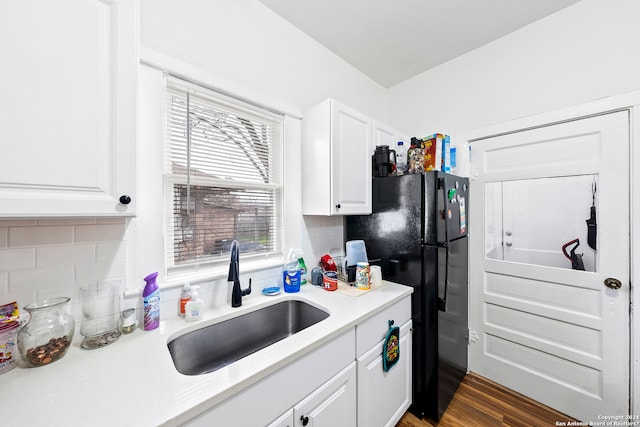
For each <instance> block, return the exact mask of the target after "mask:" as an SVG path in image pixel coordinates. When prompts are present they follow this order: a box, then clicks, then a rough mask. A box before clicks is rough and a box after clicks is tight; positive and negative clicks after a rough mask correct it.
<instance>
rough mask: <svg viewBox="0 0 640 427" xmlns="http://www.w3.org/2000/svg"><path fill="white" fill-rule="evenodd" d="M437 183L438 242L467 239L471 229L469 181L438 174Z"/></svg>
mask: <svg viewBox="0 0 640 427" xmlns="http://www.w3.org/2000/svg"><path fill="white" fill-rule="evenodd" d="M436 181H437V182H436V183H435V188H436V189H437V190H436V196H435V200H436V203H437V215H436V219H437V227H438V242H439V243H442V242H445V241H447V240H455V239H458V238H460V237H465V236H466V235H467V231H468V229H469V224H468V221H469V209H468V206H469V180H468V179H467V178H462V177H459V176H455V175H450V174H446V173H442V172H438V173H437V175H436ZM427 197H430V195H427Z"/></svg>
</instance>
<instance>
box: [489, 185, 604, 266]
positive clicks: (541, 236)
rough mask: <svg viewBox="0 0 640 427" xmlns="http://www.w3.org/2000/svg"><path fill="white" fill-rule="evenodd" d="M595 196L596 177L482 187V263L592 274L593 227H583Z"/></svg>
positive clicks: (593, 252) (595, 262)
mask: <svg viewBox="0 0 640 427" xmlns="http://www.w3.org/2000/svg"><path fill="white" fill-rule="evenodd" d="M595 190H597V176H596V175H581V176H569V177H556V178H539V179H525V180H518V181H503V182H491V183H487V184H486V186H485V254H486V257H487V258H489V259H496V260H502V261H511V262H520V263H526V264H534V265H543V266H549V267H558V268H568V269H571V268H573V269H580V266H583V267H584V270H586V271H597V242H594V240H595V239H593V238H592V239H590V238H589V232H590V231H589V229H591V232H592V233H593V232H594V230H595V227H593V226H590V225H589V224H587V220H588V219H590V217H591V212H592V206H593V207H594V212H597V208H596V207H597V202H598V197H597V191H595ZM596 216H597V214H596ZM590 243H592V244H593V246H594V247H591V246H590ZM563 247H564V249H563ZM572 250H573V254H572V253H571V252H572Z"/></svg>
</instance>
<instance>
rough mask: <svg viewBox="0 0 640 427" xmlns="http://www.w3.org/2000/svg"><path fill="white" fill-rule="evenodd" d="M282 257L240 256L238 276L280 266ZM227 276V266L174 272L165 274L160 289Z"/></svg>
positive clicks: (282, 260)
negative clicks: (249, 257)
mask: <svg viewBox="0 0 640 427" xmlns="http://www.w3.org/2000/svg"><path fill="white" fill-rule="evenodd" d="M283 263H284V257H282V256H278V257H271V258H266V259H246V260H243V259H242V254H241V255H240V274H241V275H245V274H247V273H251V272H254V271H260V270H266V269H269V268H275V267H279V266H282V264H283ZM228 275H229V264H228V263H225V264H224V265H217V266H214V267H207V268H202V269H200V270H196V271H174V272H169V273H167V276H166V280H165V282H164V284H163V285H162V286H161V288H171V287H175V286H182V285H183V284H184V283H185V282H199V281H205V280H216V279H223V278H224V279H226V278H227V277H228Z"/></svg>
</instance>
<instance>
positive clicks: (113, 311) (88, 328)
mask: <svg viewBox="0 0 640 427" xmlns="http://www.w3.org/2000/svg"><path fill="white" fill-rule="evenodd" d="M120 293H121V292H120V282H119V281H117V280H110V281H98V282H94V283H90V284H88V285H86V286H83V287H81V288H80V302H81V310H82V321H81V323H80V334H81V335H82V336H83V337H84V339H83V340H82V344H80V346H81V347H82V348H84V349H94V348H99V347H104V346H105V345H108V344H111V343H114V342H116V341H117V340H118V338H120V334H121V332H120V321H121V320H120V297H121V295H120Z"/></svg>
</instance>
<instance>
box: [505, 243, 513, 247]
mask: <svg viewBox="0 0 640 427" xmlns="http://www.w3.org/2000/svg"><path fill="white" fill-rule="evenodd" d="M505 245H507V246H513V243H511V242H507V243H505Z"/></svg>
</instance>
